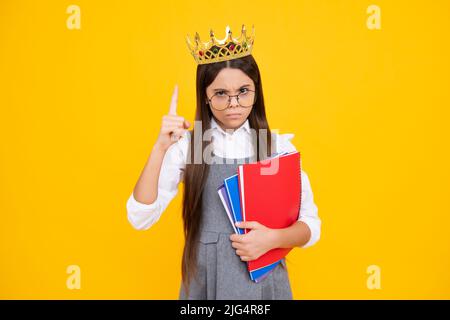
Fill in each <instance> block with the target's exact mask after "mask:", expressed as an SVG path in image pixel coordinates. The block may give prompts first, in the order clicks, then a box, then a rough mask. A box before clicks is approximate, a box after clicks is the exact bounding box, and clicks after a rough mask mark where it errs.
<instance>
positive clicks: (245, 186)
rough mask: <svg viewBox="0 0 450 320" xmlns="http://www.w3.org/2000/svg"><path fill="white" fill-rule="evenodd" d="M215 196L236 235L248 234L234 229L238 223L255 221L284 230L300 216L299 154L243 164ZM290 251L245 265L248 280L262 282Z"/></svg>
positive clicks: (281, 250)
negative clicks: (219, 200) (248, 276)
mask: <svg viewBox="0 0 450 320" xmlns="http://www.w3.org/2000/svg"><path fill="white" fill-rule="evenodd" d="M217 192H218V194H219V197H220V199H221V201H222V203H223V206H224V208H225V211H226V213H227V215H228V218H229V220H230V222H231V224H232V226H233V229H234V231H235V232H236V233H237V234H245V233H247V232H249V230H247V229H241V228H237V227H236V226H235V223H236V222H238V221H257V222H259V223H261V224H262V225H264V226H266V227H268V228H272V229H280V228H287V227H289V226H290V225H292V224H293V223H295V222H296V221H297V220H298V215H299V212H300V205H301V165H300V153H299V152H298V151H294V152H289V153H286V152H285V153H281V154H278V155H275V156H274V157H271V158H269V159H266V160H262V161H258V162H254V163H248V164H242V165H240V166H238V169H237V173H236V174H235V175H232V176H231V177H228V178H226V179H225V180H224V182H223V184H222V185H221V186H219V188H218V189H217ZM290 250H291V249H290V248H276V249H273V250H270V251H268V252H266V253H265V254H263V255H262V256H261V257H259V258H258V259H256V260H253V261H248V262H247V269H248V271H249V274H250V278H251V279H252V280H253V281H255V282H259V281H261V280H262V279H264V278H265V277H266V276H267V275H268V274H269V273H270V272H271V271H272V270H273V269H274V268H275V267H276V266H277V265H278V263H280V262H281V260H282V259H283V258H284V257H285V256H286V255H287V254H288V253H289V251H290Z"/></svg>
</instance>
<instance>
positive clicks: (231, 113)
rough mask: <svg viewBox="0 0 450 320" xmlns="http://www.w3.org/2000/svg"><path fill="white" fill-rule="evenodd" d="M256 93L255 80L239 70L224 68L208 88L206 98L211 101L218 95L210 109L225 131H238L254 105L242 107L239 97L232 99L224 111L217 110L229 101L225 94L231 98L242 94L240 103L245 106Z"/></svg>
mask: <svg viewBox="0 0 450 320" xmlns="http://www.w3.org/2000/svg"><path fill="white" fill-rule="evenodd" d="M249 90H251V91H249ZM254 91H255V84H254V83H253V80H252V79H251V78H250V77H249V76H247V75H246V74H245V73H244V72H242V71H241V70H239V69H234V68H224V69H222V70H221V71H220V72H219V73H218V74H217V76H216V78H215V79H214V81H213V82H212V83H211V84H210V85H209V86H208V87H207V88H206V96H207V97H208V98H209V99H211V98H212V97H213V96H214V95H216V97H214V98H212V101H211V102H210V104H209V108H210V109H211V111H212V113H213V115H214V117H215V118H216V119H217V120H218V121H217V122H218V123H219V125H221V127H222V128H223V129H237V128H238V127H240V126H241V125H242V124H243V123H244V122H245V120H247V117H248V115H249V114H250V112H251V111H252V108H253V106H252V103H250V104H249V107H242V106H241V105H239V103H238V101H237V97H232V98H231V102H230V104H229V106H228V107H226V108H225V109H224V110H217V109H218V108H216V107H217V105H218V104H222V102H223V101H225V100H226V101H227V100H228V97H227V96H226V95H225V94H228V95H230V96H235V95H238V94H241V97H240V100H239V101H240V102H241V104H243V102H245V101H246V100H248V97H249V96H248V95H251V96H254ZM246 95H247V96H246ZM252 102H253V101H252ZM211 104H212V105H213V106H214V107H212V106H211ZM220 106H221V105H220ZM220 106H219V107H220ZM219 109H222V108H219Z"/></svg>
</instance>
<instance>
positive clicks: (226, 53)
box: [186, 25, 255, 64]
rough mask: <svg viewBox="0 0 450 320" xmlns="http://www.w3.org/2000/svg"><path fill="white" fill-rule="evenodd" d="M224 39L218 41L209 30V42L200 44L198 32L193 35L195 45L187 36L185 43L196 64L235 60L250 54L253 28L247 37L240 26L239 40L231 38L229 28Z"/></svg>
mask: <svg viewBox="0 0 450 320" xmlns="http://www.w3.org/2000/svg"><path fill="white" fill-rule="evenodd" d="M226 34H227V35H226V37H225V39H223V40H218V39H217V38H216V37H215V36H214V32H213V31H212V30H210V32H209V36H210V38H211V40H210V41H207V42H201V41H200V36H199V35H198V32H196V33H195V38H194V41H195V44H193V43H192V42H191V40H190V37H189V35H188V36H187V37H186V42H187V45H188V48H189V50H190V51H191V53H192V56H193V57H194V59H195V61H196V62H197V63H198V64H206V63H213V62H219V61H227V60H232V59H236V58H241V57H245V56H248V55H250V54H251V53H252V49H253V41H254V40H255V26H252V35H251V36H249V37H247V35H246V32H245V26H244V25H242V32H241V36H240V37H239V38H237V39H236V38H233V37H232V34H231V30H230V27H229V26H227V28H226Z"/></svg>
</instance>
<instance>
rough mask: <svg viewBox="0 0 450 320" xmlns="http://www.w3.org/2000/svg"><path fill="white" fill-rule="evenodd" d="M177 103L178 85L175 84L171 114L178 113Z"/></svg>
mask: <svg viewBox="0 0 450 320" xmlns="http://www.w3.org/2000/svg"><path fill="white" fill-rule="evenodd" d="M177 103H178V85H175V88H174V89H173V93H172V101H171V102H170V109H169V114H172V115H176V114H177Z"/></svg>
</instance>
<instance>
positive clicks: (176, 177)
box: [127, 117, 321, 248]
mask: <svg viewBox="0 0 450 320" xmlns="http://www.w3.org/2000/svg"><path fill="white" fill-rule="evenodd" d="M211 129H212V135H211V137H212V139H211V142H212V145H213V147H212V148H213V152H214V154H215V155H217V156H219V157H222V158H232V159H242V158H246V157H251V156H253V154H254V148H253V147H252V143H251V142H252V135H251V131H250V125H249V122H248V120H246V121H245V122H244V124H242V125H241V126H240V127H239V128H238V129H236V130H234V131H233V132H227V131H224V130H223V129H222V128H221V127H220V126H219V125H218V124H217V122H216V121H215V119H214V117H212V118H211ZM189 135H190V133H189V131H187V132H186V133H185V135H184V136H183V137H182V138H181V139H180V140H178V141H177V142H176V143H174V144H172V145H171V146H170V147H169V148H168V149H167V151H166V154H165V155H164V159H163V163H162V165H161V170H160V175H159V181H158V196H157V198H156V200H155V201H154V202H153V203H151V204H144V203H140V202H138V201H137V200H136V199H135V198H134V195H133V193H131V195H130V197H129V199H128V201H127V215H128V221H129V222H130V223H131V225H132V226H133V227H134V228H136V229H138V230H147V229H149V228H150V227H151V226H152V225H153V224H155V223H156V222H157V221H158V220H159V218H160V217H161V214H162V213H163V212H164V210H165V209H166V208H167V206H168V205H169V203H170V201H172V199H173V198H174V197H175V196H176V194H177V192H178V184H179V183H180V182H181V181H182V180H183V176H184V169H185V167H186V161H187V153H188V149H189V141H190V140H189ZM276 135H277V139H276V140H275V141H276V148H275V150H276V152H277V153H278V152H292V151H296V148H295V146H294V145H293V144H292V143H291V142H290V140H291V139H292V138H293V137H294V135H293V134H276ZM301 180H302V202H301V207H300V214H299V218H298V220H299V221H303V222H304V223H305V224H306V225H307V226H308V227H309V229H310V230H311V238H310V239H309V241H308V242H307V243H306V244H305V245H304V246H303V248H306V247H309V246H312V245H313V244H315V243H316V242H317V241H318V240H319V239H320V231H321V220H320V218H319V216H318V209H317V206H316V204H315V203H314V198H313V193H312V190H311V184H310V182H309V178H308V175H307V174H306V172H305V171H303V170H301Z"/></svg>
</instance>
